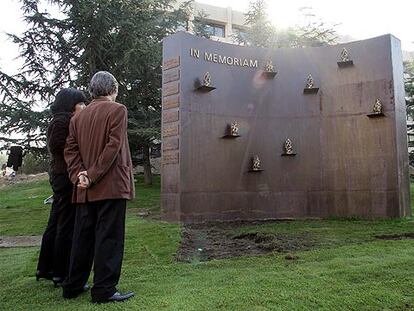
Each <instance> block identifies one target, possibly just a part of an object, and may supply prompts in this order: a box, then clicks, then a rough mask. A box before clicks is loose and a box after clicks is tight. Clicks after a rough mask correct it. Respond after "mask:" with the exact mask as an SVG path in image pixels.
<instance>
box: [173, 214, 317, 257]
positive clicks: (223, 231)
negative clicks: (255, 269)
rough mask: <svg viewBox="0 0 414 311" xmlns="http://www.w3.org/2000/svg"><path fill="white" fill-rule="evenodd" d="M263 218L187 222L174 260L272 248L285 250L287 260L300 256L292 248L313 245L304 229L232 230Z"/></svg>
mask: <svg viewBox="0 0 414 311" xmlns="http://www.w3.org/2000/svg"><path fill="white" fill-rule="evenodd" d="M259 223H264V222H251V223H248V222H235V223H218V224H202V225H200V224H197V225H187V226H185V227H184V228H183V231H182V234H181V244H180V247H179V250H178V252H177V255H176V260H177V261H182V262H193V261H208V260H212V259H223V258H232V257H241V256H255V255H262V254H268V253H272V252H278V253H285V254H286V256H285V259H286V260H297V259H299V258H298V257H297V256H296V255H294V254H293V253H292V252H295V251H299V250H307V249H311V248H314V247H315V246H316V241H315V240H314V239H313V238H312V237H311V236H310V235H309V234H305V233H301V234H273V233H266V232H256V231H255V232H246V233H241V234H235V233H234V232H235V229H237V228H238V227H242V226H246V225H257V224H259Z"/></svg>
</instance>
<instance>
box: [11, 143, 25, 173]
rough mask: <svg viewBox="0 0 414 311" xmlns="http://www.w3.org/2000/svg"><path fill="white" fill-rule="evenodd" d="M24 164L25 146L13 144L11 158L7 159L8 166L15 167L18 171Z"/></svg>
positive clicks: (14, 169)
mask: <svg viewBox="0 0 414 311" xmlns="http://www.w3.org/2000/svg"><path fill="white" fill-rule="evenodd" d="M22 164H23V148H22V147H20V146H11V147H10V154H9V158H8V159H7V167H13V171H15V172H17V171H18V170H19V167H21V166H22Z"/></svg>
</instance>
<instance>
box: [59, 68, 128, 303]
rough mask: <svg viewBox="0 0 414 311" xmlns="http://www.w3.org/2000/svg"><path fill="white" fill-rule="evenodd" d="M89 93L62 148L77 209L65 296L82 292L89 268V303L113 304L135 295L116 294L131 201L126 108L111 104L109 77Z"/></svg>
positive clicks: (114, 90) (114, 87)
mask: <svg viewBox="0 0 414 311" xmlns="http://www.w3.org/2000/svg"><path fill="white" fill-rule="evenodd" d="M89 91H90V93H91V96H92V98H93V100H92V102H91V103H90V104H89V105H88V106H87V107H86V108H85V109H84V110H83V111H82V113H81V114H79V115H76V116H75V117H73V118H72V120H71V122H70V125H69V136H68V138H67V140H66V147H65V161H66V163H67V166H68V172H69V178H70V179H71V181H72V183H73V184H74V185H75V187H74V188H75V190H74V192H73V197H72V201H73V202H74V203H77V207H76V219H75V228H74V234H73V244H72V251H71V261H70V268H69V275H68V277H67V279H66V280H65V281H64V283H63V297H64V298H67V299H71V298H75V297H77V296H79V295H80V294H81V293H82V292H83V291H84V289H83V287H84V285H85V283H86V282H87V280H88V277H89V274H90V271H91V268H92V263H93V264H94V280H93V283H94V284H93V287H92V289H91V296H92V302H95V303H104V302H110V301H114V302H117V301H123V300H126V299H129V298H130V297H132V296H134V293H132V292H129V293H126V294H121V293H119V292H118V291H117V289H116V285H117V284H118V281H119V277H120V273H121V265H122V258H123V253H124V235H125V209H126V201H127V200H130V199H132V198H133V197H134V177H133V174H132V161H131V153H130V150H129V145H128V136H127V123H128V118H127V109H126V107H125V106H124V105H121V104H118V103H116V102H115V100H116V97H117V94H118V82H117V81H116V79H115V78H114V76H113V75H112V74H110V73H109V72H105V71H100V72H98V73H96V74H95V75H94V76H93V78H92V80H91V82H90V89H89Z"/></svg>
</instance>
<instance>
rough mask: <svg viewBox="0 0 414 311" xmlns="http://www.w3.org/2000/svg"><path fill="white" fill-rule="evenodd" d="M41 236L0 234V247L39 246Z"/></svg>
mask: <svg viewBox="0 0 414 311" xmlns="http://www.w3.org/2000/svg"><path fill="white" fill-rule="evenodd" d="M41 241H42V236H37V235H30V236H0V248H12V247H31V246H40V243H41Z"/></svg>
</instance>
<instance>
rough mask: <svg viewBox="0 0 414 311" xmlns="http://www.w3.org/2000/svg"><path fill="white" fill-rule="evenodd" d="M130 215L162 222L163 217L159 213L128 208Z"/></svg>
mask: <svg viewBox="0 0 414 311" xmlns="http://www.w3.org/2000/svg"><path fill="white" fill-rule="evenodd" d="M127 212H128V214H130V215H133V216H137V217H140V218H149V219H151V220H160V219H161V215H160V213H159V212H154V211H151V210H149V209H146V208H128V209H127Z"/></svg>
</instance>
